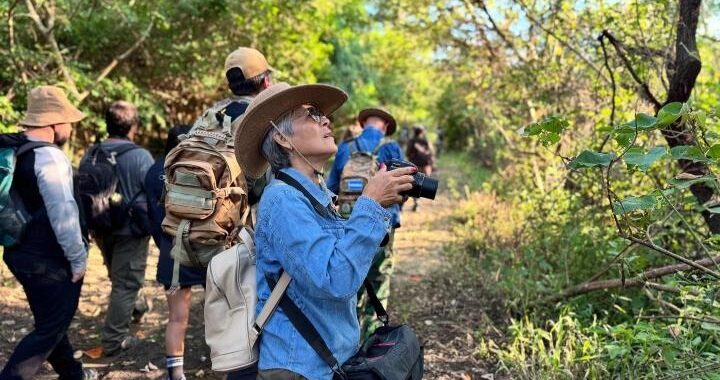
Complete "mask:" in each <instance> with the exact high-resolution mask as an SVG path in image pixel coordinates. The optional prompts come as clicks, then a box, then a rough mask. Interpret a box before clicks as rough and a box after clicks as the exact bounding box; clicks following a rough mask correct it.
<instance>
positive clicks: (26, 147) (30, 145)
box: [15, 141, 57, 156]
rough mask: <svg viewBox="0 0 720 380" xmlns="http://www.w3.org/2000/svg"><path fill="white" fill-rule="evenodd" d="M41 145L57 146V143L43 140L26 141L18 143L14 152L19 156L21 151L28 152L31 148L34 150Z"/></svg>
mask: <svg viewBox="0 0 720 380" xmlns="http://www.w3.org/2000/svg"><path fill="white" fill-rule="evenodd" d="M43 146H54V147H57V145H55V144H52V143H49V142H45V141H30V142H26V143H24V144H22V145H20V147H19V148H18V150H17V151H16V152H15V155H16V156H19V155H21V154H23V153H26V152H29V151H31V150H35V148H40V147H43Z"/></svg>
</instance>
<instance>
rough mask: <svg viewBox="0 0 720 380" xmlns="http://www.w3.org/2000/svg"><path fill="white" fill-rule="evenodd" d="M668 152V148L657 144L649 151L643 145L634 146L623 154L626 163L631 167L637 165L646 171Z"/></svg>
mask: <svg viewBox="0 0 720 380" xmlns="http://www.w3.org/2000/svg"><path fill="white" fill-rule="evenodd" d="M666 154H667V149H666V148H665V147H663V146H656V147H654V148H652V149H650V151H649V152H647V153H646V152H645V150H644V149H643V148H641V147H632V148H630V149H628V151H627V152H626V153H625V155H624V156H623V159H624V160H625V163H626V164H627V165H628V166H629V167H637V168H638V169H640V170H641V171H646V170H648V169H649V168H650V166H651V165H652V164H653V163H654V162H655V161H657V160H659V159H661V158H663V157H664V156H665V155H666Z"/></svg>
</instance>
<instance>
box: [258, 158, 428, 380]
mask: <svg viewBox="0 0 720 380" xmlns="http://www.w3.org/2000/svg"><path fill="white" fill-rule="evenodd" d="M276 178H277V179H278V180H280V181H283V182H285V183H286V184H288V185H290V186H292V187H294V188H295V189H297V190H298V191H300V192H301V193H302V194H303V195H304V196H305V197H306V198H307V199H308V200H309V201H310V203H311V204H312V205H313V208H314V209H315V211H316V212H318V213H319V214H320V215H322V216H325V217H329V216H331V215H332V212H331V211H330V210H329V209H328V208H327V207H325V206H323V205H321V204H320V202H318V201H317V200H316V199H315V198H314V197H313V196H312V195H311V194H310V193H309V192H308V191H307V189H305V188H304V187H303V186H302V185H301V184H300V183H299V182H298V181H296V180H295V179H294V178H292V177H290V176H289V175H287V174H285V173H283V172H279V173H277V176H276ZM267 280H268V284H269V285H270V289H271V290H272V289H273V288H274V287H275V280H273V279H271V278H268V279H267ZM363 284H364V286H365V290H366V291H367V293H368V299H369V300H370V304H371V305H372V307H373V309H375V314H376V315H377V318H378V319H379V320H380V321H381V322H382V323H383V326H382V327H380V328H378V329H377V330H376V331H375V333H373V335H371V336H370V337H369V338H368V339H367V340H366V341H365V342H363V344H362V346H361V347H360V349H359V350H358V352H357V353H356V354H355V355H353V356H352V357H351V358H350V359H348V361H347V362H345V363H344V364H342V365H340V364H339V363H338V361H337V359H336V358H335V356H333V354H332V352H331V351H330V349H329V348H328V346H327V344H326V343H325V341H324V340H323V338H322V337H321V336H320V333H318V331H317V329H315V326H313V324H312V323H311V322H310V320H309V319H308V318H307V317H306V316H305V314H303V312H302V311H301V310H300V308H299V307H298V306H297V305H296V304H295V302H293V300H292V299H290V297H289V296H288V294H287V293H285V295H284V296H283V298H282V300H281V301H280V305H279V306H280V307H281V308H282V309H283V312H285V315H287V316H288V319H289V320H290V322H291V323H292V324H293V326H294V327H295V329H296V330H298V332H300V335H302V336H303V338H305V340H306V341H307V342H308V343H309V344H310V346H311V347H312V348H313V349H314V350H315V352H317V354H318V355H320V357H321V358H322V359H323V361H324V362H325V363H327V365H328V366H329V367H330V368H331V369H332V371H333V373H334V374H335V375H334V376H333V379H335V380H419V379H422V376H423V347H422V345H421V344H420V341H419V340H418V338H417V335H415V332H414V331H413V330H412V329H411V328H410V326H408V325H396V326H392V325H390V318H389V317H388V314H387V311H386V310H385V308H384V307H383V305H382V303H381V302H380V300H379V299H378V298H377V295H376V294H375V289H373V286H372V284H371V283H370V282H369V281H368V280H365V281H364V282H363Z"/></svg>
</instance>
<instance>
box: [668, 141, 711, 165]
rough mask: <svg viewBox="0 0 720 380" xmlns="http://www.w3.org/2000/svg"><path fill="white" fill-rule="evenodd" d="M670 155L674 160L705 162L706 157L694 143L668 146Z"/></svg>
mask: <svg viewBox="0 0 720 380" xmlns="http://www.w3.org/2000/svg"><path fill="white" fill-rule="evenodd" d="M670 155H671V156H672V158H673V159H675V160H691V161H696V162H706V161H707V157H705V155H704V154H703V152H702V151H701V150H700V148H698V147H696V146H694V145H678V146H674V147H672V148H670Z"/></svg>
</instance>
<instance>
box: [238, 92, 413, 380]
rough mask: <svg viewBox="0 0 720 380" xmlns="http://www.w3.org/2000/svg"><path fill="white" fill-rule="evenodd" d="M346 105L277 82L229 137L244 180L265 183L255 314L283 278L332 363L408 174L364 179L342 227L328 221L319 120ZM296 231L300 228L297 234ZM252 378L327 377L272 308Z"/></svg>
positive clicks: (323, 130) (323, 129)
mask: <svg viewBox="0 0 720 380" xmlns="http://www.w3.org/2000/svg"><path fill="white" fill-rule="evenodd" d="M346 99H347V95H346V94H345V92H343V91H342V90H340V89H338V88H336V87H333V86H329V85H323V84H315V85H303V86H295V87H291V86H290V85H288V84H286V83H279V84H276V85H274V86H272V87H270V88H269V89H268V90H266V91H265V92H263V93H261V94H260V95H259V96H258V97H257V98H255V99H254V101H253V103H252V104H251V105H250V106H249V107H248V111H247V113H246V115H245V117H244V118H243V119H241V120H240V121H239V125H238V129H237V136H236V144H235V149H236V152H237V153H236V154H237V158H238V162H239V163H240V165H241V166H242V168H243V170H244V171H245V172H246V173H248V174H249V175H252V176H255V177H257V176H261V175H263V173H265V171H266V169H267V167H268V164H269V165H270V167H271V168H272V171H273V173H274V174H275V179H274V180H273V181H272V182H271V183H270V184H269V185H268V187H267V188H266V189H265V192H264V194H263V197H262V199H261V200H260V207H259V210H258V223H257V228H256V232H255V239H256V241H255V243H256V247H257V284H258V286H257V292H258V305H257V308H256V310H257V312H259V311H260V310H262V308H263V305H264V304H265V303H266V302H268V297H269V295H270V293H271V284H270V283H269V282H275V281H278V279H279V278H280V277H281V272H283V271H284V272H286V273H287V274H289V276H290V277H291V278H292V281H291V282H290V284H289V287H288V289H287V292H286V294H287V296H288V297H289V299H290V300H292V301H294V303H295V304H296V305H297V306H298V307H299V309H300V310H301V312H302V313H303V314H305V316H306V317H307V319H308V320H309V321H310V323H312V325H314V327H315V328H316V329H317V331H318V332H319V334H320V336H321V338H322V339H323V340H324V341H325V342H326V343H327V346H328V348H329V349H330V352H331V353H332V354H333V356H334V357H335V358H336V359H337V360H338V362H340V363H342V362H344V361H346V360H347V359H348V358H349V357H350V356H351V355H353V354H354V353H355V352H356V350H357V348H358V345H359V338H360V328H359V325H358V320H357V311H356V303H357V293H358V290H359V289H360V287H361V286H362V284H363V280H364V279H365V277H366V275H367V272H368V270H369V269H370V265H371V264H372V261H373V258H374V256H375V253H376V252H377V249H378V247H379V246H380V243H381V242H382V240H383V238H384V237H385V236H386V234H387V229H388V228H389V227H390V225H389V224H390V222H391V218H392V212H390V211H389V210H388V209H386V207H390V206H392V205H396V204H399V203H400V202H402V200H403V197H402V196H401V195H399V193H400V192H402V191H406V190H408V189H410V188H411V187H412V184H411V183H412V180H413V179H412V177H411V176H410V175H409V174H410V173H412V172H413V170H414V168H403V169H398V170H396V171H392V172H387V171H386V170H385V169H381V170H379V171H378V173H377V174H376V175H375V176H374V177H372V178H371V179H370V181H369V183H368V184H367V186H366V187H365V189H364V191H363V195H362V196H360V197H359V198H358V200H357V202H356V204H355V207H354V209H353V211H352V214H351V215H350V218H349V219H347V220H346V219H344V218H341V217H339V216H338V214H337V213H336V211H335V209H334V207H333V205H332V197H333V194H332V193H331V192H330V191H329V190H328V189H327V187H326V186H325V184H324V182H323V180H322V177H321V176H322V169H323V167H324V165H325V164H326V163H327V161H328V160H329V159H330V158H331V157H332V156H333V155H334V154H335V152H336V151H337V146H336V145H335V140H334V138H333V134H332V129H331V124H330V121H329V120H328V118H327V117H326V115H329V114H331V113H332V112H334V111H335V110H337V109H338V108H339V107H340V106H341V105H342V104H343V103H344V102H345V101H346ZM300 226H301V228H299V227H300ZM259 370H260V372H259V375H258V377H257V378H258V379H273V380H275V379H305V378H307V379H313V380H316V379H331V378H332V375H333V372H332V371H331V369H330V367H329V366H328V365H327V364H326V362H325V361H324V360H323V359H322V358H321V357H320V355H318V354H317V353H316V351H315V350H314V349H313V347H312V346H311V345H310V344H309V343H308V342H307V341H306V340H305V339H303V338H302V336H301V335H300V334H299V332H298V330H297V329H296V328H295V327H294V325H293V324H292V323H291V320H290V319H289V317H288V314H286V312H285V307H284V306H282V307H280V308H277V309H276V310H275V312H274V313H273V314H272V315H271V316H270V319H269V321H268V323H267V325H265V329H264V330H263V331H262V334H261V335H260V361H259Z"/></svg>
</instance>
